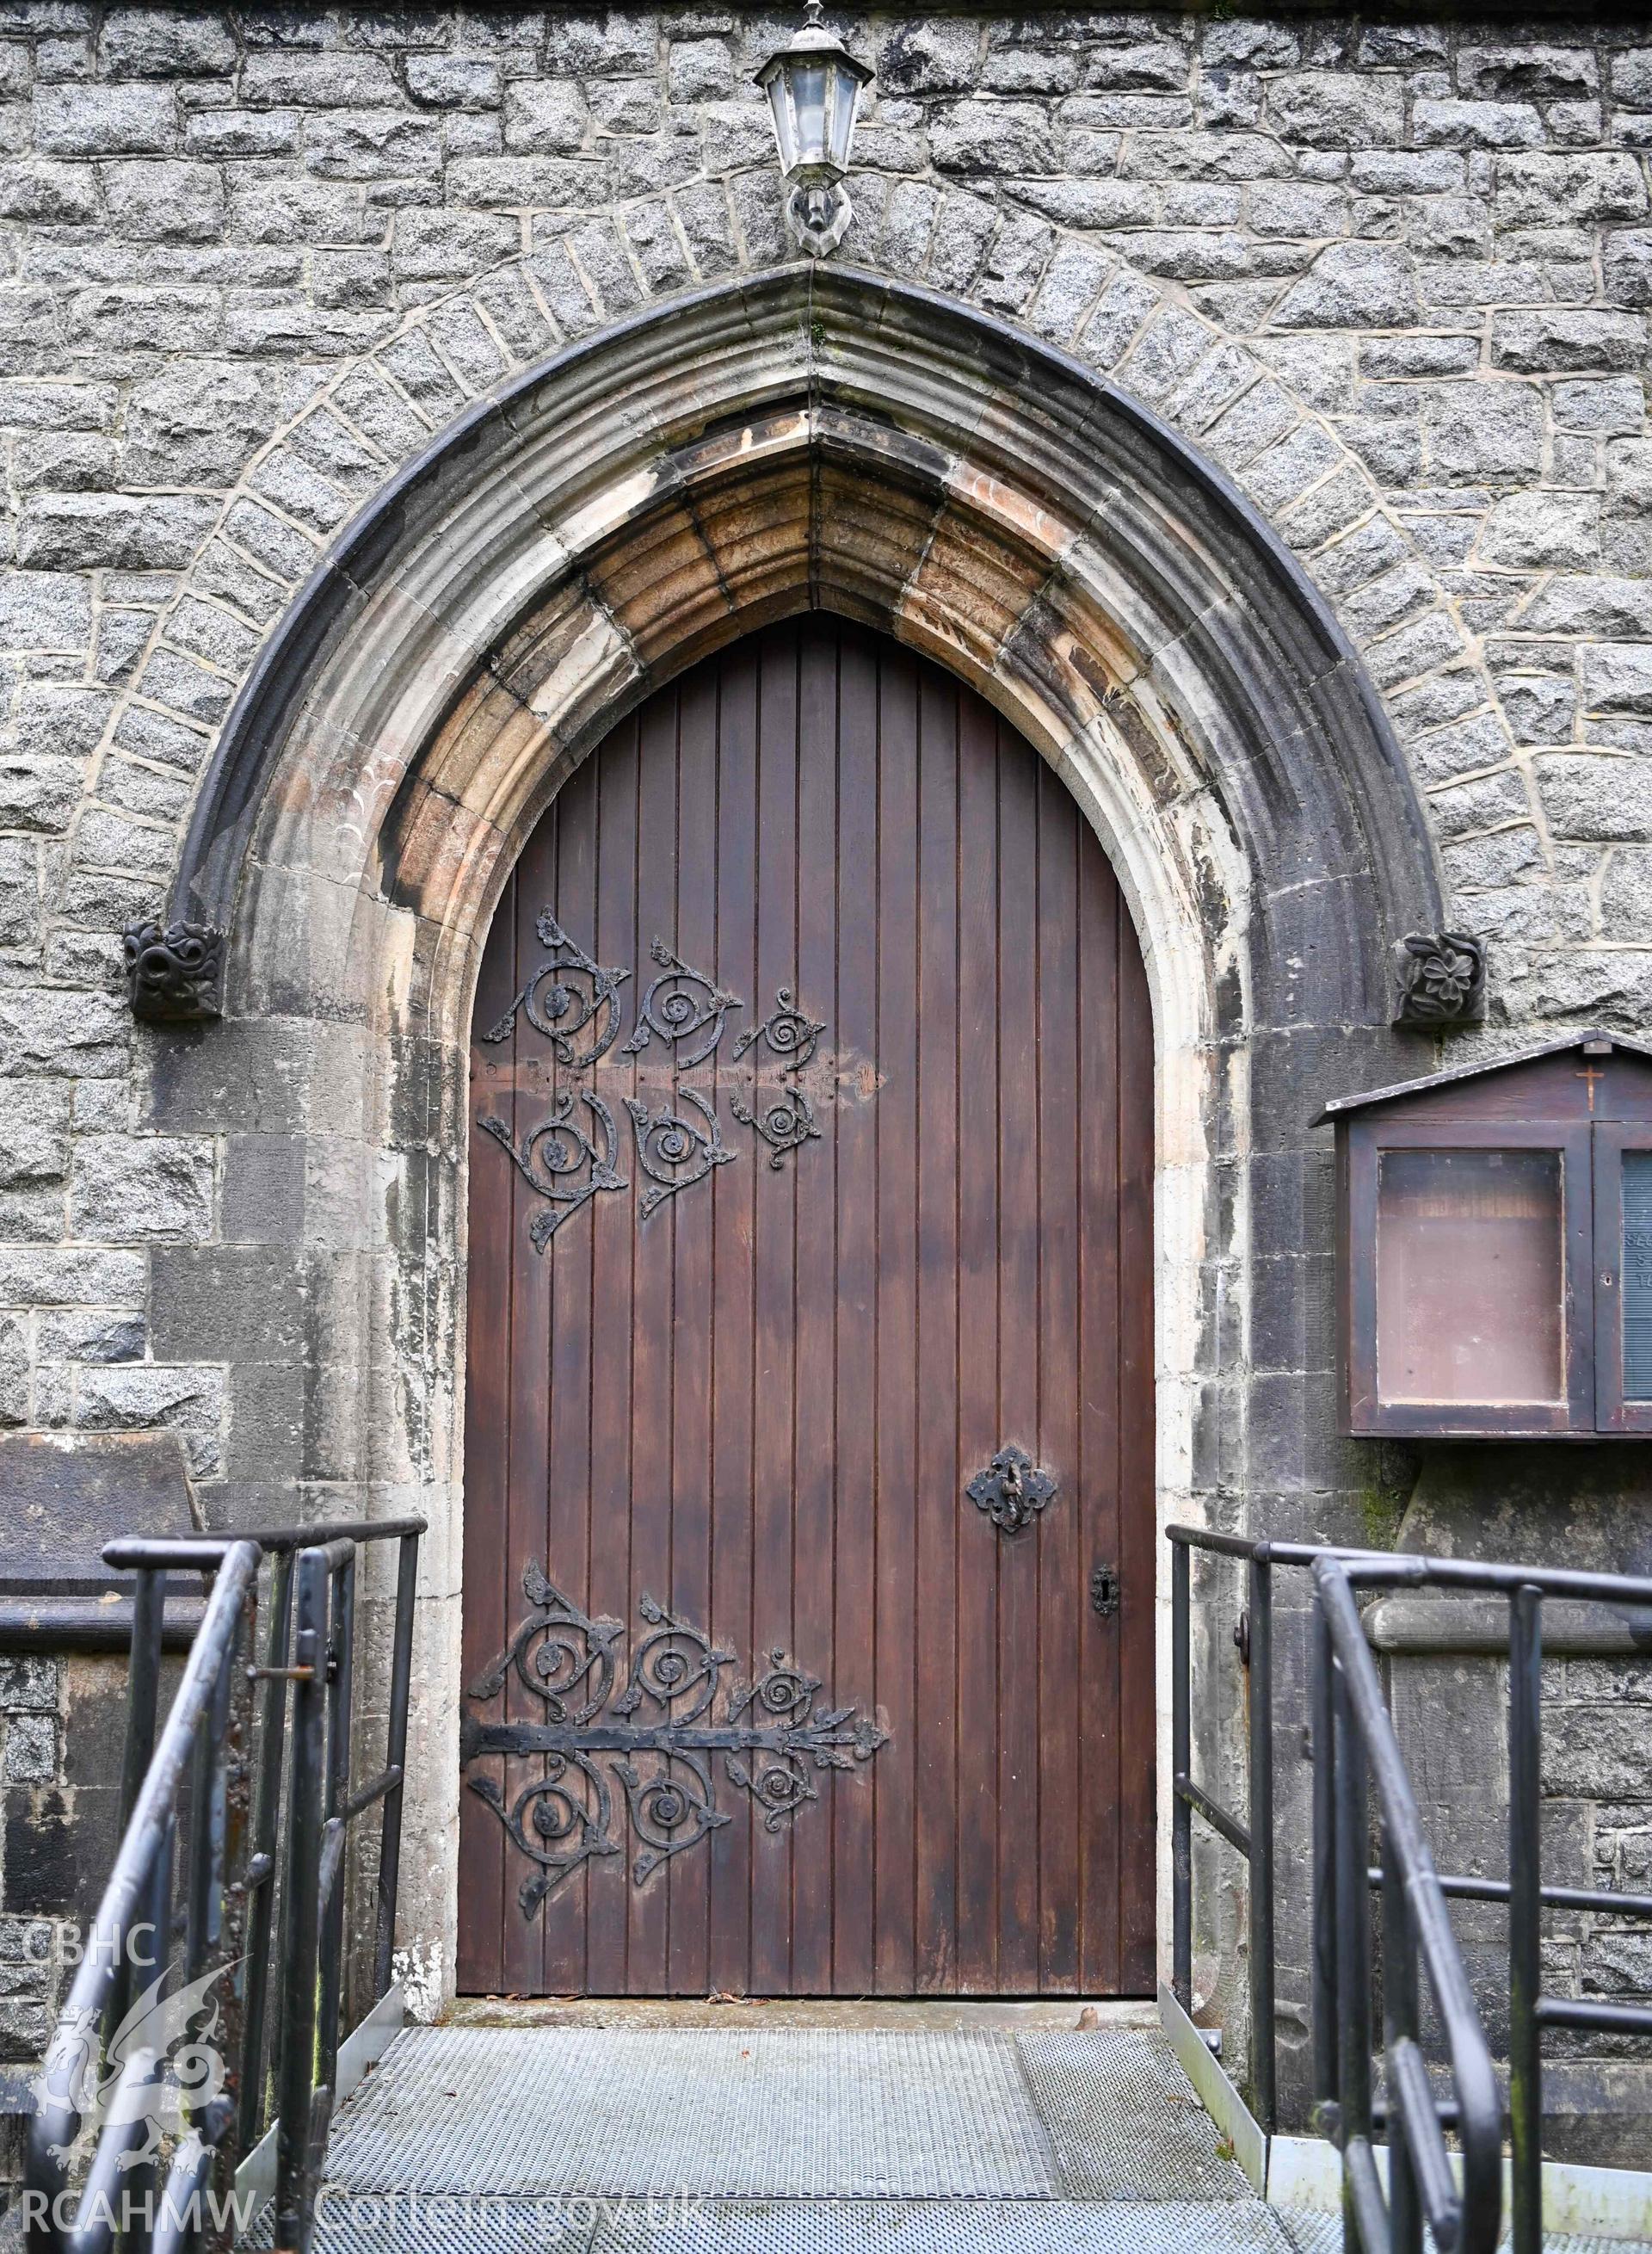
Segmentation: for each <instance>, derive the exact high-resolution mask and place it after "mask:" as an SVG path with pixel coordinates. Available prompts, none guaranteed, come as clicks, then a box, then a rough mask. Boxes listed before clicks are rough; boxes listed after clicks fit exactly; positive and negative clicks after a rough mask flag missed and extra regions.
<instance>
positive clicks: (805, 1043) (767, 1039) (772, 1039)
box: [734, 986, 826, 1072]
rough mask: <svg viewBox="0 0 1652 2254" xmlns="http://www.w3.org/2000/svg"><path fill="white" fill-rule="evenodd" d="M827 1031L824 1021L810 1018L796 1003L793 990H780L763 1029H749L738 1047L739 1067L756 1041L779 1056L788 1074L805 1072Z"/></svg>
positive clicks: (736, 1047) (736, 1049) (758, 1027)
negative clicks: (804, 1069)
mask: <svg viewBox="0 0 1652 2254" xmlns="http://www.w3.org/2000/svg"><path fill="white" fill-rule="evenodd" d="M825 1030H826V1020H825V1019H823V1018H820V1019H816V1018H806V1017H805V1016H804V1015H803V1012H802V1011H801V1010H800V1009H799V1008H798V1007H797V1005H796V1004H795V1001H794V1000H793V999H792V990H791V988H790V987H789V986H782V987H781V988H779V989H778V990H777V991H776V993H775V996H774V1008H773V1009H772V1010H771V1011H770V1012H769V1013H768V1015H767V1018H765V1019H764V1020H763V1022H762V1024H761V1025H760V1026H747V1027H746V1031H745V1032H744V1033H742V1034H741V1035H740V1038H739V1040H738V1041H736V1042H735V1044H734V1057H735V1061H736V1063H738V1062H739V1060H740V1058H741V1057H743V1056H744V1055H745V1054H746V1051H747V1049H749V1048H750V1047H751V1046H752V1044H753V1041H761V1042H762V1043H763V1044H764V1046H765V1047H767V1048H768V1049H769V1050H770V1051H772V1053H773V1054H774V1055H775V1056H777V1057H778V1058H779V1059H780V1061H781V1066H782V1068H784V1069H785V1070H786V1071H788V1072H801V1071H802V1068H803V1067H804V1066H805V1065H806V1064H807V1063H808V1062H809V1059H810V1058H811V1057H812V1056H813V1055H814V1054H815V1050H816V1047H817V1045H818V1043H819V1040H820V1037H821V1035H822V1034H823V1033H824V1032H825Z"/></svg>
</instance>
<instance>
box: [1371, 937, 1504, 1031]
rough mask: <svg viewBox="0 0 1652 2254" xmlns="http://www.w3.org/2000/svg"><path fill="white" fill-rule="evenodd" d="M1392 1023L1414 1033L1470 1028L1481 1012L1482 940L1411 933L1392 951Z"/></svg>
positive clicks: (1483, 978) (1483, 1009)
mask: <svg viewBox="0 0 1652 2254" xmlns="http://www.w3.org/2000/svg"><path fill="white" fill-rule="evenodd" d="M1393 963H1394V982H1395V988H1396V993H1395V1003H1394V1022H1395V1024H1396V1025H1397V1026H1408V1027H1410V1028H1411V1030H1412V1031H1413V1032H1416V1033H1439V1032H1440V1031H1441V1030H1442V1029H1444V1028H1446V1027H1448V1026H1476V1025H1478V1024H1479V1023H1480V1022H1481V1019H1482V1018H1484V1016H1485V1014H1486V942H1485V941H1484V940H1483V939H1475V938H1474V936H1473V935H1472V934H1470V933H1468V932H1466V931H1439V932H1414V933H1412V935H1411V937H1410V938H1408V939H1402V940H1400V941H1399V942H1397V945H1396V946H1395V948H1394V950H1393Z"/></svg>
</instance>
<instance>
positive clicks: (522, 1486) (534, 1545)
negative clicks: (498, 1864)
mask: <svg viewBox="0 0 1652 2254" xmlns="http://www.w3.org/2000/svg"><path fill="white" fill-rule="evenodd" d="M558 827H559V823H557V822H552V823H548V824H546V825H543V826H542V827H541V828H540V829H539V830H536V831H535V834H534V836H533V837H531V838H530V839H529V840H528V848H527V850H526V851H525V852H524V853H523V855H522V858H521V867H520V869H519V871H518V878H517V900H518V904H519V911H521V910H525V911H526V915H525V919H523V918H521V917H519V924H518V930H517V976H518V983H519V985H520V984H525V983H526V981H527V979H528V977H530V976H531V974H532V972H533V970H534V968H535V965H536V964H537V963H539V962H541V961H542V959H543V950H542V949H541V947H540V945H539V942H538V940H537V938H536V937H535V934H534V930H533V920H534V916H535V914H537V912H538V907H539V904H540V901H541V900H542V899H544V898H549V897H550V892H551V888H552V887H553V886H554V885H555V881H556V875H555V872H556V845H557V831H558ZM524 921H525V926H526V928H525V929H524V928H523V922H524ZM514 1054H515V1064H516V1105H515V1118H514V1132H515V1135H516V1139H517V1142H518V1145H520V1144H521V1138H522V1135H523V1132H524V1131H526V1130H527V1129H529V1128H531V1127H532V1126H534V1125H535V1124H537V1122H538V1121H539V1120H540V1119H541V1118H542V1117H543V1116H544V1114H545V1112H546V1110H548V1109H549V1103H550V1101H551V1099H552V1094H553V1090H554V1087H555V1072H554V1060H553V1058H552V1055H551V1053H550V1045H549V1042H548V1041H547V1040H545V1039H544V1036H543V1035H542V1034H541V1033H535V1032H534V1031H533V1030H532V1028H531V1027H529V1026H528V1023H527V1020H526V1018H525V1017H519V1018H518V1019H517V1023H516V1033H515V1041H514ZM503 1155H504V1154H503V1152H500V1156H501V1158H502V1157H503ZM511 1199H512V1207H511V1217H510V1269H511V1322H510V1341H511V1367H512V1369H513V1372H514V1384H513V1391H512V1402H511V1420H510V1503H509V1512H508V1516H507V1527H506V1539H505V1552H506V1558H507V1576H508V1579H507V1605H508V1607H509V1617H510V1619H511V1621H513V1622H514V1621H517V1620H519V1619H520V1618H521V1614H522V1613H523V1612H524V1611H525V1610H526V1609H527V1600H526V1598H525V1597H524V1596H523V1594H522V1572H523V1569H524V1567H525V1566H526V1565H527V1564H528V1561H529V1560H530V1559H534V1560H537V1561H540V1562H542V1561H543V1558H544V1552H545V1537H546V1528H545V1481H546V1472H547V1466H548V1461H549V1436H550V1415H549V1410H550V1404H549V1370H550V1294H549V1290H548V1288H547V1285H546V1278H545V1273H544V1266H543V1264H542V1261H541V1260H540V1259H539V1257H538V1256H537V1255H536V1254H535V1251H534V1249H533V1243H532V1241H531V1239H530V1238H529V1236H528V1225H529V1223H530V1222H531V1221H532V1219H533V1217H534V1215H535V1212H536V1211H537V1210H538V1208H539V1204H540V1200H539V1198H538V1197H537V1196H536V1195H535V1193H534V1191H533V1190H532V1189H530V1188H529V1187H528V1184H527V1182H526V1181H524V1180H523V1179H522V1177H521V1174H520V1173H517V1172H516V1171H515V1169H514V1168H513V1169H512V1172H511ZM503 1712H504V1715H505V1719H507V1720H508V1721H513V1722H542V1721H543V1719H544V1710H543V1707H542V1705H541V1703H540V1702H539V1701H538V1700H537V1699H536V1698H534V1697H533V1696H532V1695H531V1694H530V1693H529V1692H528V1690H527V1689H526V1688H525V1687H524V1686H523V1685H522V1684H521V1683H520V1682H519V1681H518V1680H517V1679H516V1677H515V1675H514V1672H513V1673H512V1674H511V1675H509V1676H507V1677H506V1682H505V1696H504V1705H503ZM546 1771H547V1763H546V1762H545V1761H544V1760H543V1758H542V1757H538V1758H535V1757H526V1756H525V1757H522V1758H520V1759H514V1760H510V1761H507V1762H506V1764H505V1796H506V1803H507V1806H508V1805H510V1804H512V1803H514V1801H515V1799H516V1797H517V1796H518V1794H519V1793H521V1791H522V1790H523V1789H525V1788H526V1787H527V1786H528V1784H529V1783H531V1782H537V1781H538V1780H540V1779H542V1778H543V1776H544V1775H545V1774H546ZM518 1875H519V1877H520V1876H521V1875H522V1873H520V1872H519V1873H518ZM500 1977H501V1978H502V1980H503V1982H504V1985H505V1989H506V1991H507V1993H508V1994H511V1995H524V1996H531V1995H535V1994H537V1993H538V1992H539V1991H540V1989H541V1987H542V1985H543V1980H544V1925H543V1922H542V1920H541V1919H540V1918H538V1917H535V1918H533V1919H531V1920H530V1919H527V1918H524V1917H523V1916H522V1915H521V1912H520V1911H519V1909H518V1908H517V1906H516V1903H515V1901H514V1900H512V1901H510V1902H509V1904H508V1905H507V1915H506V1920H505V1942H504V1962H503V1965H502V1968H501V1975H500Z"/></svg>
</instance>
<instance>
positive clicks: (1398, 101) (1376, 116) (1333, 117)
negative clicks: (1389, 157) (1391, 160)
mask: <svg viewBox="0 0 1652 2254" xmlns="http://www.w3.org/2000/svg"><path fill="white" fill-rule="evenodd" d="M1267 116H1268V120H1269V123H1271V125H1273V126H1274V127H1275V129H1276V130H1278V132H1279V133H1280V134H1281V135H1282V136H1283V137H1285V139H1286V140H1288V141H1301V142H1305V143H1306V144H1307V145H1308V147H1310V148H1312V149H1369V148H1373V147H1376V146H1380V145H1381V144H1383V143H1385V142H1396V141H1403V140H1404V137H1405V90H1404V87H1403V86H1402V85H1401V83H1400V81H1399V80H1397V79H1396V78H1371V77H1368V76H1366V75H1365V74H1364V73H1362V72H1357V71H1322V70H1306V71H1287V72H1286V73H1284V74H1283V75H1282V76H1281V77H1279V78H1278V79H1276V80H1274V81H1271V84H1270V86H1269V88H1268V95H1267Z"/></svg>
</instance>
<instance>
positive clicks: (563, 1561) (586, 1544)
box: [515, 767, 597, 1995]
mask: <svg viewBox="0 0 1652 2254" xmlns="http://www.w3.org/2000/svg"><path fill="white" fill-rule="evenodd" d="M591 781H592V777H591V770H590V769H589V768H588V767H587V768H586V769H584V771H583V772H582V773H580V774H577V775H576V776H575V777H574V779H573V781H571V782H570V785H569V787H568V788H567V790H566V791H564V792H563V795H562V796H561V798H560V799H559V800H558V802H557V808H556V863H555V865H554V868H553V869H552V870H551V871H550V872H549V873H548V874H547V876H546V878H545V879H544V881H543V882H542V884H541V885H540V886H538V888H537V889H534V888H530V889H528V891H527V892H526V893H524V895H523V898H522V914H521V927H520V930H519V935H518V937H519V942H520V946H521V953H522V955H523V957H524V958H525V960H526V961H527V962H528V964H529V965H530V966H531V964H532V963H536V962H542V961H543V960H544V955H545V950H544V949H543V948H542V945H541V944H540V942H539V939H538V936H537V934H536V933H535V928H534V926H535V919H536V918H537V917H538V915H539V914H540V911H541V910H542V909H543V908H547V907H548V908H549V909H550V911H551V913H552V914H554V915H555V916H556V921H558V923H560V924H561V926H562V928H563V930H564V931H565V932H566V933H568V935H569V936H570V938H572V939H574V940H576V941H577V942H578V943H579V944H580V945H581V946H584V947H588V946H589V945H590V944H591V938H592V935H593V932H592V927H593V924H594V921H595V911H596V845H597V840H596V802H595V794H594V792H593V791H592V789H591ZM525 975H526V974H524V976H525ZM582 1086H584V1075H581V1074H577V1073H574V1072H570V1071H569V1070H568V1069H567V1068H565V1067H563V1066H562V1065H560V1064H559V1063H554V1062H553V1063H552V1064H551V1066H550V1076H549V1084H548V1085H544V1086H536V1087H535V1090H534V1093H533V1097H532V1100H531V1102H530V1103H529V1104H528V1124H530V1125H531V1124H536V1123H537V1122H538V1121H539V1120H541V1119H542V1118H545V1117H548V1116H549V1111H550V1106H551V1102H552V1100H553V1096H560V1095H561V1094H562V1093H563V1091H564V1090H566V1089H574V1090H575V1091H576V1099H575V1100H576V1103H577V1102H578V1098H577V1090H578V1089H580V1088H581V1087H582ZM580 1108H582V1109H583V1106H582V1107H580ZM534 1202H535V1204H537V1201H534ZM522 1226H523V1228H524V1230H525V1226H526V1224H525V1222H524V1223H523V1224H522ZM515 1259H516V1264H517V1267H518V1268H519V1270H520V1271H521V1275H522V1278H523V1280H524V1282H525V1284H526V1286H527V1288H528V1290H529V1291H530V1292H534V1293H535V1294H536V1295H537V1296H538V1297H539V1298H540V1299H542V1301H543V1302H544V1305H545V1308H546V1324H547V1332H548V1338H547V1348H548V1353H547V1366H546V1369H545V1376H544V1383H543V1389H542V1390H543V1395H544V1401H545V1418H546V1448H545V1487H544V1491H543V1494H542V1496H541V1499H540V1509H541V1512H542V1518H543V1524H544V1535H543V1539H542V1544H540V1554H542V1561H543V1564H544V1567H545V1570H546V1572H548V1573H549V1576H550V1578H551V1579H552V1580H553V1581H554V1582H555V1583H556V1586H557V1587H558V1588H559V1589H563V1590H565V1591H566V1592H568V1593H570V1595H571V1596H573V1597H574V1599H575V1600H576V1601H579V1602H583V1600H584V1593H585V1590H586V1588H587V1586H588V1585H589V1579H590V1563H591V1549H590V1518H591V1413H590V1412H591V1232H590V1230H589V1229H587V1228H585V1227H584V1226H583V1224H582V1222H581V1220H580V1219H579V1218H577V1217H576V1218H575V1219H574V1220H573V1221H572V1222H571V1223H570V1224H569V1225H565V1226H563V1227H561V1228H559V1229H558V1230H557V1232H556V1236H553V1237H552V1239H551V1240H550V1242H549V1244H548V1245H547V1246H546V1248H545V1250H544V1251H543V1252H542V1253H536V1252H535V1250H533V1247H532V1244H531V1243H530V1242H529V1241H528V1238H527V1236H526V1235H525V1234H524V1235H523V1236H521V1237H519V1239H518V1241H517V1244H516V1247H515ZM526 1602H527V1600H526V1598H525V1597H524V1598H522V1599H521V1601H520V1603H519V1606H518V1613H519V1614H520V1612H521V1609H522V1608H523V1607H525V1605H526ZM534 1719H536V1720H539V1721H542V1720H543V1719H545V1718H544V1714H543V1712H537V1713H535V1717H534ZM571 1781H572V1782H573V1784H574V1787H575V1789H576V1790H578V1789H580V1788H579V1781H578V1779H577V1777H576V1778H573V1779H572V1780H571ZM586 1883H587V1882H586V1879H585V1876H584V1873H580V1874H578V1875H577V1877H574V1878H570V1879H568V1880H564V1881H563V1884H562V1885H561V1886H559V1887H557V1888H556V1891H555V1893H554V1894H551V1895H550V1896H549V1899H548V1900H547V1901H546V1903H545V1908H544V1912H543V1915H542V1917H541V1918H540V1919H539V1920H538V1921H537V1922H538V1923H539V1925H540V1928H541V1930H542V1936H543V1939H542V1947H543V1963H542V1967H541V1977H540V1979H539V1982H538V1991H541V1992H549V1994H552V1995H570V1994H575V1995H577V1994H578V1993H579V1992H580V1991H583V1989H584V1985H585V1978H586V1964H585V1900H586Z"/></svg>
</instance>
